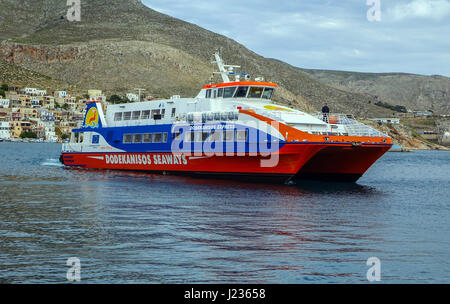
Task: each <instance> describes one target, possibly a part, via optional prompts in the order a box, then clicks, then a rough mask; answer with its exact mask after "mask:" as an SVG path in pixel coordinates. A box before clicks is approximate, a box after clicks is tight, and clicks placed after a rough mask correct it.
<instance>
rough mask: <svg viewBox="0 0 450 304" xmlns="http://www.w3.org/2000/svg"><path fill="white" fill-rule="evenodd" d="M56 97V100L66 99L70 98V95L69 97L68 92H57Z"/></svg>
mask: <svg viewBox="0 0 450 304" xmlns="http://www.w3.org/2000/svg"><path fill="white" fill-rule="evenodd" d="M55 97H56V98H66V97H68V95H67V92H66V91H56V92H55Z"/></svg>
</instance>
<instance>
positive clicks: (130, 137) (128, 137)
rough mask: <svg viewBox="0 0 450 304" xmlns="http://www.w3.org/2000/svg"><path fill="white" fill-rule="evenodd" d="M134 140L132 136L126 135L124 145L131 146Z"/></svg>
mask: <svg viewBox="0 0 450 304" xmlns="http://www.w3.org/2000/svg"><path fill="white" fill-rule="evenodd" d="M130 113H131V112H130ZM132 140H133V136H132V135H131V134H124V135H123V143H124V144H131V143H132Z"/></svg>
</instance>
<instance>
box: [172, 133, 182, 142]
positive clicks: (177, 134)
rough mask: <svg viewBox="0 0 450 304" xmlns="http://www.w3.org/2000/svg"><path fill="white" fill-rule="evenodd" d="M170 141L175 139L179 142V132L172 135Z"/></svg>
mask: <svg viewBox="0 0 450 304" xmlns="http://www.w3.org/2000/svg"><path fill="white" fill-rule="evenodd" d="M172 139H176V140H178V141H180V140H181V131H178V132H176V133H172Z"/></svg>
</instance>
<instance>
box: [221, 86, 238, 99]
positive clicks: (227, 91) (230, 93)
mask: <svg viewBox="0 0 450 304" xmlns="http://www.w3.org/2000/svg"><path fill="white" fill-rule="evenodd" d="M234 91H236V87H231V88H225V89H224V90H223V98H231V97H233V95H234Z"/></svg>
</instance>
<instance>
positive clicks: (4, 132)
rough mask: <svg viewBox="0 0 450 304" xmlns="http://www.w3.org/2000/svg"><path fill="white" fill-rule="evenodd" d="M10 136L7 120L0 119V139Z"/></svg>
mask: <svg viewBox="0 0 450 304" xmlns="http://www.w3.org/2000/svg"><path fill="white" fill-rule="evenodd" d="M10 138H11V131H10V126H9V122H7V121H0V139H10Z"/></svg>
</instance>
